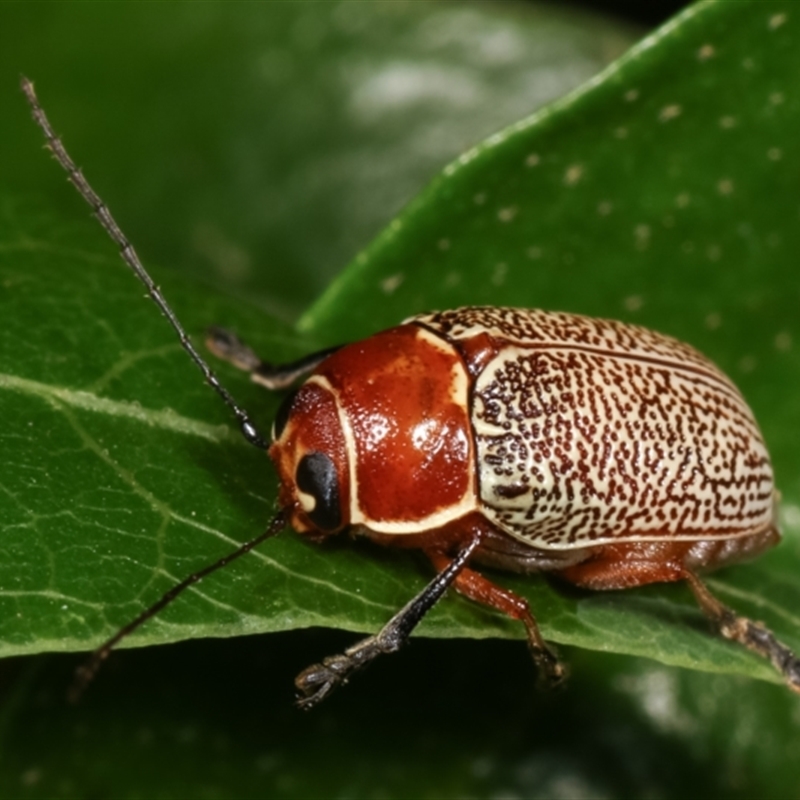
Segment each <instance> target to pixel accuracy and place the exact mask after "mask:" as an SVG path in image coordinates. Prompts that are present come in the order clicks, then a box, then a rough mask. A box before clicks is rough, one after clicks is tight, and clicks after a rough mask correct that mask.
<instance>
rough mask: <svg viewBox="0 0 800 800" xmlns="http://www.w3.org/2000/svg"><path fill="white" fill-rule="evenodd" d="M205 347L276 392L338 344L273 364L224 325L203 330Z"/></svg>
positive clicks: (292, 381)
mask: <svg viewBox="0 0 800 800" xmlns="http://www.w3.org/2000/svg"><path fill="white" fill-rule="evenodd" d="M206 347H208V349H209V350H210V351H211V352H212V353H213V354H214V355H215V356H217V358H221V359H223V360H224V361H227V362H229V363H230V364H233V365H234V366H235V367H238V368H239V369H243V370H244V371H245V372H249V373H250V378H251V380H253V381H254V382H255V383H260V384H261V385H262V386H265V387H266V388H267V389H270V390H272V391H277V390H279V389H287V388H288V387H289V386H291V385H292V384H293V383H294V382H295V381H297V380H299V379H300V378H302V377H304V376H306V375H308V373H309V372H311V371H312V370H313V369H314V368H315V367H317V365H319V364H320V363H321V362H323V361H324V360H325V359H326V358H327V357H328V356H329V355H331V354H332V353H335V352H336V351H337V350H339V349H340V347H341V345H339V346H337V347H328V348H326V349H325V350H319V351H318V352H316V353H311V354H310V355H307V356H304V357H303V358H300V359H298V360H297V361H291V362H289V363H288V364H272V363H271V362H269V361H262V360H261V359H260V358H259V357H258V355H256V353H255V351H254V350H253V349H252V348H250V347H248V345H246V344H245V343H244V342H243V341H242V340H241V339H240V338H239V337H238V336H236V334H235V333H232V332H231V331H229V330H227V329H226V328H219V327H217V326H212V327H210V328H209V329H208V330H207V331H206Z"/></svg>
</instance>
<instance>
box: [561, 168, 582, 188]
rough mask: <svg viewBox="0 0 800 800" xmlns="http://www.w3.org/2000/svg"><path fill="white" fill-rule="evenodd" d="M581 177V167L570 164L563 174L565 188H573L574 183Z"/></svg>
mask: <svg viewBox="0 0 800 800" xmlns="http://www.w3.org/2000/svg"><path fill="white" fill-rule="evenodd" d="M582 177H583V165H582V164H571V165H570V166H569V167H567V170H566V172H565V173H564V184H565V185H566V186H575V184H576V183H578V181H579V180H580V179H581V178H582Z"/></svg>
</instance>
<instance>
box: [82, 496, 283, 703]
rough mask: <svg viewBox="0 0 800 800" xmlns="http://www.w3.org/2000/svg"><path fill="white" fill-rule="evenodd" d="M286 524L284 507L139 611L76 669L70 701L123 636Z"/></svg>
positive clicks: (91, 677) (94, 673)
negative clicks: (248, 536)
mask: <svg viewBox="0 0 800 800" xmlns="http://www.w3.org/2000/svg"><path fill="white" fill-rule="evenodd" d="M285 525H286V511H285V510H284V509H281V510H280V511H279V512H278V513H277V514H276V515H275V516H274V517H273V519H272V521H271V522H270V523H269V525H268V526H267V529H266V530H265V531H264V532H263V533H262V534H260V535H259V536H256V538H255V539H251V540H250V541H249V542H245V543H244V544H243V545H242V546H241V547H239V548H238V549H237V550H234V551H233V552H232V553H229V554H228V555H226V556H223V557H222V558H221V559H219V561H215V562H214V563H213V564H210V565H209V566H207V567H204V568H203V569H201V570H198V571H197V572H193V573H192V574H191V575H189V577H188V578H185V579H184V580H182V581H181V582H180V583H177V584H175V586H173V587H172V588H171V589H170V590H169V591H168V592H166V593H165V594H164V595H163V596H162V597H161V599H160V600H157V601H156V602H155V603H153V605H151V606H150V607H149V608H146V609H145V610H144V611H142V613H141V614H139V616H138V617H136V619H133V620H131V621H130V622H129V623H128V624H127V625H125V626H124V627H123V628H120V629H119V630H118V631H117V632H116V633H115V634H114V635H113V636H112V637H111V638H110V639H109V640H108V641H107V642H104V643H103V644H101V645H100V647H98V648H97V650H95V651H94V652H93V653H92V654H91V656H89V658H88V659H87V661H86V662H85V663H84V664H82V665H81V666H80V667H78V669H77V670H76V671H75V679H74V680H73V682H72V686H71V687H70V689H69V692H68V693H67V699H68V700H69V702H70V703H77V702H78V700H80V698H81V695H82V694H83V692H84V691H85V689H86V687H87V686H88V685H89V684H90V683H91V682H92V680H93V679H94V676H95V675H96V674H97V671H98V670H99V669H100V667H101V666H102V665H103V662H104V661H105V660H106V659H107V658H108V657H109V655H110V654H111V651H112V650H113V649H114V648H115V647H116V646H117V645H118V644H119V643H120V642H121V641H122V640H123V639H125V638H126V637H127V636H129V635H130V634H131V633H133V632H134V631H135V630H136V629H137V628H139V627H140V626H141V625H144V623H145V622H147V620H149V619H150V618H151V617H154V616H155V615H156V614H158V612H159V611H161V609H162V608H164V607H165V606H168V605H169V604H170V603H171V602H172V601H173V600H175V598H177V597H178V595H179V594H181V593H182V592H183V591H184V590H185V589H188V588H189V587H190V586H194V584H196V583H199V582H200V581H201V580H202V579H203V578H205V577H206V575H210V574H211V573H212V572H216V570H218V569H221V568H222V567H225V566H227V565H228V564H230V563H231V562H232V561H235V560H236V559H237V558H239V557H240V556H243V555H244V554H245V553H249V552H250V551H251V550H252V549H253V548H254V547H256V546H257V545H259V544H261V542H263V541H265V540H266V539H269V538H270V537H271V536H275V534H277V533H280V531H281V530H282V529H283V527H284V526H285Z"/></svg>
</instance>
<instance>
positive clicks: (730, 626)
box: [686, 570, 800, 694]
mask: <svg viewBox="0 0 800 800" xmlns="http://www.w3.org/2000/svg"><path fill="white" fill-rule="evenodd" d="M686 581H687V583H688V584H689V588H691V590H692V592H693V593H694V596H695V598H697V602H698V603H699V605H700V608H701V609H702V610H703V612H704V613H705V615H706V616H707V617H708V618H709V619H710V620H711V622H712V623H713V624H714V626H715V627H716V629H717V630H718V631H719V633H720V634H721V635H722V636H724V637H725V638H726V639H730V640H732V641H734V642H738V643H739V644H742V645H744V646H745V647H746V648H747V649H748V650H752V651H753V652H754V653H757V654H758V655H760V656H762V657H763V658H766V659H767V660H768V661H769V662H770V663H771V664H772V666H773V667H775V669H776V670H777V671H778V672H779V673H780V674H781V675H782V676H783V678H784V680H785V681H786V684H787V685H788V687H789V688H790V689H791V690H792V691H794V692H797V693H798V694H800V659H798V658H797V656H796V655H795V654H794V652H793V651H792V650H791V649H790V648H788V647H787V646H786V645H785V644H783V642H781V641H779V640H778V639H777V638H776V636H775V634H774V633H773V632H772V631H771V630H770V629H769V628H767V627H766V625H764V624H763V623H761V622H754V621H753V620H751V619H748V618H747V617H743V616H741V615H739V614H737V613H736V612H735V611H734V610H733V609H732V608H729V607H728V606H726V605H724V604H723V603H721V602H720V601H719V600H717V598H716V597H714V595H713V594H711V592H710V591H709V590H708V587H707V586H706V585H705V584H704V583H703V582H702V581H701V580H700V579H699V578H698V577H697V576H696V575H695V574H694V573H693V572H690V571H689V570H687V571H686Z"/></svg>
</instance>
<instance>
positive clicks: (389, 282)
mask: <svg viewBox="0 0 800 800" xmlns="http://www.w3.org/2000/svg"><path fill="white" fill-rule="evenodd" d="M404 278H405V275H403V274H402V273H400V272H398V273H397V274H396V275H390V276H389V277H388V278H384V279H383V280H382V281H381V289H383V291H384V293H385V294H392V293H393V292H394V291H395V290H396V289H397V287H398V286H399V285H400V284H401V283H402V282H403V279H404Z"/></svg>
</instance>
